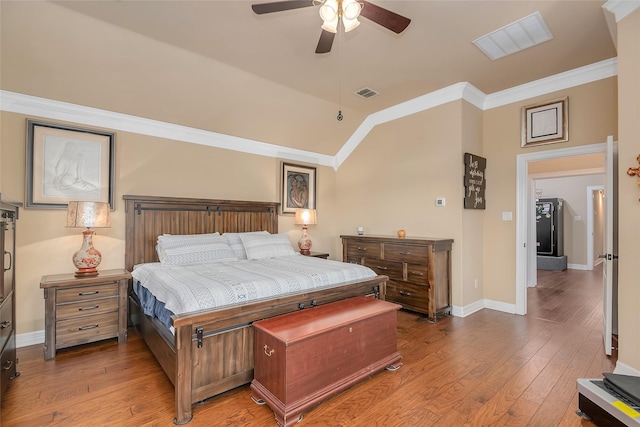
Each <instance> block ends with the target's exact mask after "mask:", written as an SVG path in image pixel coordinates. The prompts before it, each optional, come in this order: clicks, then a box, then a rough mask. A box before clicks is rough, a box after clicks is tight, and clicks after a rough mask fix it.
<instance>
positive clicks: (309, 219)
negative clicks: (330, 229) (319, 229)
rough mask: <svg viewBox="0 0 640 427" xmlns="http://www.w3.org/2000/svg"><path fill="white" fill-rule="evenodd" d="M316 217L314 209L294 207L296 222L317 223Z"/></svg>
mask: <svg viewBox="0 0 640 427" xmlns="http://www.w3.org/2000/svg"><path fill="white" fill-rule="evenodd" d="M317 223H318V217H317V215H316V210H315V209H296V224H303V225H310V224H317Z"/></svg>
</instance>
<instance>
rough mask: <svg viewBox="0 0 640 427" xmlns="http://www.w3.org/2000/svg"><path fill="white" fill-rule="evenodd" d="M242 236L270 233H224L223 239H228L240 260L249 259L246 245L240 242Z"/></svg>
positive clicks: (266, 232)
mask: <svg viewBox="0 0 640 427" xmlns="http://www.w3.org/2000/svg"><path fill="white" fill-rule="evenodd" d="M241 234H269V232H268V231H247V232H245V233H224V234H223V235H222V237H226V238H227V241H228V242H229V246H231V249H232V250H233V252H234V253H235V254H236V256H237V257H238V259H247V252H246V251H245V250H244V244H243V243H242V240H240V235H241Z"/></svg>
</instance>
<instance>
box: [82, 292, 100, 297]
mask: <svg viewBox="0 0 640 427" xmlns="http://www.w3.org/2000/svg"><path fill="white" fill-rule="evenodd" d="M99 293H100V291H91V292H79V293H78V295H79V296H81V297H84V296H87V295H96V294H99Z"/></svg>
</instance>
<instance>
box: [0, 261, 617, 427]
mask: <svg viewBox="0 0 640 427" xmlns="http://www.w3.org/2000/svg"><path fill="white" fill-rule="evenodd" d="M601 292H602V271H601V270H595V271H593V272H588V271H578V270H567V271H564V272H550V271H540V272H539V284H538V286H537V287H536V288H530V289H529V290H528V312H529V314H528V315H527V316H516V315H512V314H506V313H502V312H498V311H493V310H488V309H485V310H481V311H479V312H477V313H474V314H472V315H470V316H468V317H466V318H456V317H453V318H443V319H439V320H438V322H437V323H436V324H431V323H428V322H426V321H424V320H423V317H422V316H420V315H417V314H415V313H411V312H407V311H401V312H400V313H399V314H398V346H399V351H400V353H401V355H402V356H403V366H402V368H400V369H399V370H397V371H395V372H390V371H384V372H382V373H380V374H377V375H375V376H373V377H372V378H371V379H368V380H365V381H364V382H362V383H360V384H358V385H356V386H355V387H353V388H351V389H349V390H347V391H346V392H344V393H342V394H340V395H338V396H336V397H334V398H332V399H330V400H328V401H326V402H324V403H322V404H321V405H320V406H318V407H316V408H315V409H313V410H311V411H309V412H307V413H306V414H305V415H304V419H303V420H302V422H301V423H300V424H299V425H300V426H301V427H305V426H306V427H311V426H314V427H315V426H331V427H335V426H385V427H386V426H398V427H399V426H412V427H422V426H535V427H546V426H593V424H591V423H590V422H589V421H586V420H582V419H581V418H580V417H578V416H577V415H576V414H575V410H576V409H577V392H576V379H577V378H580V377H590V378H600V377H601V376H602V372H611V371H612V370H613V369H614V367H615V360H616V359H615V354H614V356H612V357H606V356H605V355H604V350H603V344H602V332H601V331H602V307H601V306H602V296H601ZM18 357H19V360H20V361H19V364H18V368H19V371H20V372H21V375H20V376H19V377H18V378H16V379H15V380H13V381H12V382H11V384H10V386H9V389H8V391H7V392H6V394H5V396H4V397H3V399H4V401H3V403H2V419H1V422H2V426H5V427H9V426H29V427H33V426H50V425H51V426H171V425H173V423H172V420H173V415H174V409H173V408H174V400H173V387H172V385H171V382H170V381H169V380H168V379H167V377H166V376H165V375H164V373H163V371H162V369H161V368H160V366H159V365H158V364H157V363H156V361H155V359H154V358H153V356H152V355H151V353H150V352H149V351H148V350H147V348H146V345H145V344H144V342H142V340H141V339H140V338H139V337H138V335H137V334H136V333H135V331H134V330H130V331H129V341H128V343H127V344H123V345H118V344H117V342H116V341H115V340H110V341H105V342H102V343H99V344H93V345H87V346H82V347H77V348H74V349H71V350H63V351H60V352H58V355H57V356H56V358H55V359H54V360H50V361H44V360H43V353H42V347H41V346H40V345H38V346H30V347H23V348H19V349H18ZM188 425H189V426H191V427H199V426H275V425H276V424H275V421H274V417H273V412H272V411H271V410H270V409H269V408H268V407H267V406H259V405H256V404H255V403H253V401H252V400H251V399H250V397H249V387H248V386H243V387H240V388H238V389H235V390H233V391H231V392H228V393H226V394H224V395H221V396H218V397H216V398H213V399H209V400H208V401H206V402H204V403H202V404H198V405H195V406H194V418H193V420H192V421H191V422H190V423H189V424H188Z"/></svg>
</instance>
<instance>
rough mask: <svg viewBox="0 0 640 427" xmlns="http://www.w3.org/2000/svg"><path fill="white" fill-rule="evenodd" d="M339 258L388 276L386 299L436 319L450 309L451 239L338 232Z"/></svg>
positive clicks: (432, 319)
mask: <svg viewBox="0 0 640 427" xmlns="http://www.w3.org/2000/svg"><path fill="white" fill-rule="evenodd" d="M340 237H341V238H342V259H343V261H345V262H352V263H355V264H361V265H365V266H367V267H369V268H371V269H372V270H374V271H375V272H376V273H378V274H384V275H386V276H389V281H388V282H387V295H386V299H387V300H388V301H393V302H397V303H398V304H402V307H403V308H406V309H408V310H413V311H417V312H419V313H423V314H426V315H427V317H428V319H429V320H431V321H436V318H437V316H438V315H439V314H445V313H447V314H450V313H451V247H452V245H453V239H428V238H409V237H406V238H397V237H391V236H340Z"/></svg>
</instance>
